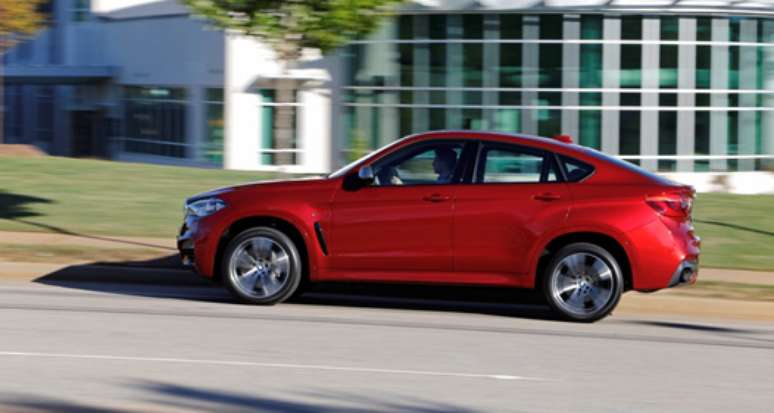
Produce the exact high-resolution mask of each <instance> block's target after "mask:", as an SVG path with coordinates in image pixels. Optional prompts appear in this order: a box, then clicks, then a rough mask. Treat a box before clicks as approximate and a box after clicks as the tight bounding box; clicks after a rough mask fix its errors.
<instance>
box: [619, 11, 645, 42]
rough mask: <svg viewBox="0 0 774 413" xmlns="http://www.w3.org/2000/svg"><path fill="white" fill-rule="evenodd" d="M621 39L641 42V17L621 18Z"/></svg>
mask: <svg viewBox="0 0 774 413" xmlns="http://www.w3.org/2000/svg"><path fill="white" fill-rule="evenodd" d="M621 39H623V40H642V16H624V17H621Z"/></svg>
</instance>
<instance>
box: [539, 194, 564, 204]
mask: <svg viewBox="0 0 774 413" xmlns="http://www.w3.org/2000/svg"><path fill="white" fill-rule="evenodd" d="M532 199H534V200H536V201H544V202H551V201H558V200H560V199H562V197H561V196H559V195H557V194H552V193H550V192H546V193H543V194H539V195H535V196H533V197H532Z"/></svg>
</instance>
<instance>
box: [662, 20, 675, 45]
mask: <svg viewBox="0 0 774 413" xmlns="http://www.w3.org/2000/svg"><path fill="white" fill-rule="evenodd" d="M678 32H679V20H678V19H677V17H676V16H664V17H662V18H661V40H677V35H678Z"/></svg>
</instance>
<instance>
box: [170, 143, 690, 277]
mask: <svg viewBox="0 0 774 413" xmlns="http://www.w3.org/2000/svg"><path fill="white" fill-rule="evenodd" d="M431 140H462V141H466V142H500V143H503V144H512V145H519V146H523V147H528V148H534V149H538V150H541V151H546V152H548V153H551V154H555V155H554V156H566V157H569V158H571V159H575V160H578V161H581V162H583V163H585V164H588V165H591V166H592V167H593V173H591V174H590V175H589V176H586V177H585V178H584V179H582V180H580V181H578V182H569V181H568V180H566V179H565V180H564V181H562V180H560V181H557V182H544V183H512V184H511V183H492V184H479V183H471V182H460V183H457V184H449V185H416V186H399V187H371V186H365V187H362V188H360V189H357V190H347V188H346V186H347V179H350V177H351V176H352V175H353V174H357V170H358V168H359V167H361V166H363V165H368V164H370V163H372V162H374V161H376V160H378V159H380V158H382V157H384V156H389V155H390V154H391V153H394V152H397V151H400V150H401V149H403V148H406V147H408V146H410V145H414V144H417V143H420V142H425V141H431ZM693 195H694V194H693V189H692V188H691V187H689V186H685V185H679V184H675V183H673V182H671V181H667V180H665V179H663V178H660V177H658V176H656V175H654V174H650V173H647V172H645V171H643V170H641V169H639V168H636V167H633V166H628V165H627V164H625V163H624V162H623V161H618V160H614V159H613V158H610V157H607V156H606V155H603V154H601V153H599V152H596V151H594V150H590V149H587V148H584V147H581V146H579V145H575V144H569V143H565V142H562V141H560V140H557V139H546V138H537V137H529V136H517V135H510V134H500V133H486V132H473V131H442V132H428V133H423V134H419V135H414V136H411V137H408V138H404V139H402V140H400V141H398V142H396V143H394V144H392V145H389V146H387V147H385V148H383V149H382V150H381V151H379V152H376V153H374V154H371V155H370V156H368V157H366V158H364V159H363V160H361V161H360V162H358V163H357V164H355V165H353V166H350V167H349V168H348V169H345V170H344V171H342V172H340V173H339V174H334V175H332V176H329V177H323V178H313V179H299V180H290V181H276V182H259V183H254V184H248V185H242V186H236V187H232V188H225V189H220V190H216V191H213V192H210V193H206V194H202V195H199V196H196V197H194V198H192V200H196V199H203V198H206V197H212V196H217V197H218V198H219V199H221V200H223V201H224V202H225V204H227V205H228V207H227V208H224V209H222V210H220V211H218V212H217V213H215V214H212V215H210V216H206V217H204V218H199V219H193V218H187V219H186V224H185V225H184V227H183V229H182V231H181V235H180V237H179V247H180V251H181V254H182V255H183V256H184V257H185V258H186V259H188V260H190V261H192V262H193V263H194V264H195V267H196V269H197V271H198V272H199V273H200V274H201V275H203V276H205V277H209V278H218V277H219V272H220V270H219V268H220V266H219V261H220V260H221V258H222V254H223V250H224V247H225V245H226V244H227V243H228V240H229V239H230V238H231V237H234V236H235V235H236V234H237V233H238V232H239V231H241V230H243V229H245V228H249V227H251V226H255V225H272V226H275V227H277V228H279V229H281V230H282V231H284V232H286V233H287V234H288V235H289V236H290V237H291V238H293V239H294V241H296V243H297V244H300V248H301V249H302V255H303V257H304V261H305V262H304V266H305V271H304V273H305V276H306V277H308V279H309V280H310V281H377V282H400V283H404V282H408V283H442V284H464V285H487V286H504V287H524V288H533V287H536V280H537V279H538V277H539V276H540V269H541V266H542V265H545V259H543V258H545V257H547V255H549V254H550V253H551V251H555V250H556V249H557V248H559V247H560V246H561V245H564V244H566V243H568V242H574V241H586V242H593V243H595V244H599V245H602V246H603V247H604V248H606V249H607V250H609V251H610V252H611V253H612V254H613V255H615V257H616V259H617V260H618V261H619V264H620V265H621V269H622V272H623V273H624V280H625V289H627V290H628V289H633V290H637V291H653V290H657V289H662V288H666V287H670V286H674V285H676V284H681V283H693V282H694V281H695V279H696V274H697V263H698V257H699V245H700V243H699V238H698V237H696V236H695V235H694V231H693V226H692V223H691V219H690V207H691V202H692V199H693ZM676 203H677V204H676ZM680 203H682V204H680Z"/></svg>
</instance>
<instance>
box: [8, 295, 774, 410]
mask: <svg viewBox="0 0 774 413" xmlns="http://www.w3.org/2000/svg"><path fill="white" fill-rule="evenodd" d="M624 299H625V298H624ZM773 371H774V324H771V323H769V324H766V323H751V322H745V323H742V322H729V321H712V320H701V319H695V318H694V319H683V320H679V319H675V318H670V317H663V316H659V317H658V318H656V317H655V316H647V317H646V316H642V317H633V316H622V315H617V314H614V315H613V316H612V317H610V318H607V319H605V320H603V321H601V322H598V323H595V324H591V325H588V324H572V323H564V322H558V321H553V320H550V319H546V317H545V309H543V308H542V307H539V306H537V307H536V306H515V305H504V304H497V303H491V302H490V303H474V302H465V303H456V302H453V303H450V302H441V301H433V302H426V301H418V300H416V299H414V298H397V299H382V298H378V297H372V296H371V297H353V296H347V297H344V296H342V295H341V294H331V293H325V294H320V293H317V294H313V295H310V296H307V297H303V298H302V299H301V300H300V301H299V302H294V303H287V304H282V305H278V306H274V307H252V306H245V305H239V304H234V303H232V302H230V301H229V299H228V297H227V296H226V295H225V293H223V292H222V291H221V290H220V289H218V288H210V287H204V286H200V287H196V286H171V285H166V286H165V285H156V286H151V285H130V284H105V283H89V282H74V283H73V282H71V283H65V284H63V285H50V284H49V285H47V284H42V283H27V282H2V283H0V411H3V412H6V411H7V412H17V411H18V412H62V413H70V412H80V411H85V412H172V411H187V412H214V411H217V412H292V413H306V412H344V413H351V412H361V411H375V412H393V411H406V412H423V413H433V412H522V411H537V412H546V411H556V412H566V411H601V412H613V411H615V412H619V411H620V412H663V411H679V412H708V411H718V412H727V411H736V412H754V411H760V412H766V411H768V412H770V411H772V410H771V409H772V406H774V374H772V372H773Z"/></svg>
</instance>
